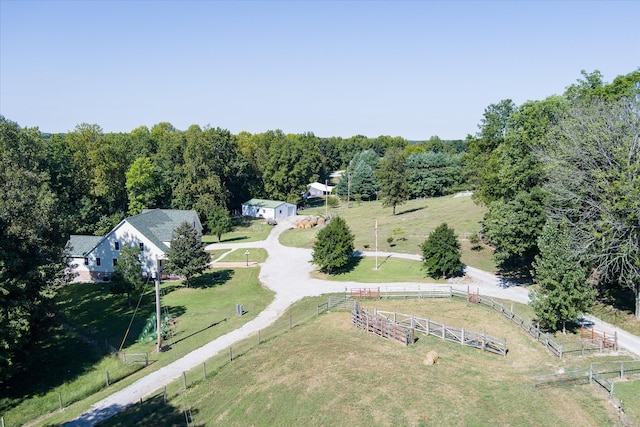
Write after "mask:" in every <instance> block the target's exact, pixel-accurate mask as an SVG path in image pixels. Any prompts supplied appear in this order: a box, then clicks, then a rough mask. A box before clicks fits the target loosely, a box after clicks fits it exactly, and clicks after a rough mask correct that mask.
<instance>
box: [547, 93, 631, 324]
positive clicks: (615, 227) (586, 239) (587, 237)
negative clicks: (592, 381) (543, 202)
mask: <svg viewBox="0 0 640 427" xmlns="http://www.w3.org/2000/svg"><path fill="white" fill-rule="evenodd" d="M639 87H640V86H639ZM549 139H550V142H549V143H548V144H546V146H545V148H544V149H543V150H541V151H540V152H539V153H538V154H539V156H540V158H541V160H542V161H543V162H544V164H545V172H546V178H547V179H546V181H545V182H546V184H545V190H546V191H547V192H548V193H549V194H550V203H549V205H548V207H549V208H548V214H549V216H550V217H551V218H554V219H555V220H556V221H561V220H564V221H566V223H567V224H568V227H569V230H570V231H571V233H572V235H573V236H574V239H573V241H574V243H575V244H576V249H577V250H578V251H579V254H580V256H581V259H582V260H583V262H586V263H589V264H591V265H593V266H594V267H595V269H596V270H597V271H598V273H599V274H600V278H601V280H603V281H608V282H610V283H617V284H619V285H621V286H624V287H628V288H630V289H632V290H633V291H634V292H635V300H636V302H635V303H636V318H638V319H640V233H639V232H638V230H640V202H639V201H640V145H639V144H638V141H639V140H640V97H638V96H636V97H633V98H631V99H627V98H623V99H621V100H617V101H604V100H602V99H599V98H597V97H596V98H594V99H593V100H592V101H591V102H590V103H580V104H578V105H576V106H575V107H573V108H572V109H571V110H570V111H569V113H568V114H567V115H566V117H564V118H563V119H562V120H561V121H560V122H559V123H558V125H557V126H555V127H554V128H553V129H552V131H551V133H550V134H549Z"/></svg>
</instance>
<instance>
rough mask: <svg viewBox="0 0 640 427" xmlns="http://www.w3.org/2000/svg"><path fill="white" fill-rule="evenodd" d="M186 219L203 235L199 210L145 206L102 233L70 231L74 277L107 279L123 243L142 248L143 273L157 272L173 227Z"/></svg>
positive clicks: (169, 241) (168, 243)
mask: <svg viewBox="0 0 640 427" xmlns="http://www.w3.org/2000/svg"><path fill="white" fill-rule="evenodd" d="M183 222H187V223H189V224H190V225H192V226H193V227H194V228H195V229H196V231H197V232H198V234H200V235H202V224H201V223H200V219H199V218H198V214H197V213H196V211H194V210H173V209H152V210H145V211H143V212H142V213H141V214H139V215H134V216H131V217H129V218H125V219H123V220H122V221H121V222H120V223H119V224H118V225H116V226H115V227H114V228H113V229H112V230H111V231H109V232H108V233H107V234H106V235H104V236H102V237H100V236H80V235H71V236H70V238H69V242H68V243H67V246H68V247H69V250H70V253H71V261H70V267H71V270H72V271H73V272H75V273H77V276H76V278H75V281H81V282H86V281H97V280H108V279H109V277H110V275H111V273H113V271H114V267H115V266H116V264H117V263H118V257H119V255H120V249H121V248H122V247H123V246H124V245H128V246H137V247H139V248H140V249H141V250H142V251H141V256H140V261H141V266H142V274H143V275H145V276H154V275H155V272H156V269H157V268H158V267H159V268H160V271H162V264H163V260H164V259H165V258H166V257H165V254H166V251H167V250H168V249H169V246H170V245H171V239H172V237H173V231H174V230H175V229H176V228H177V227H178V226H179V225H180V224H182V223H183ZM156 263H157V265H156Z"/></svg>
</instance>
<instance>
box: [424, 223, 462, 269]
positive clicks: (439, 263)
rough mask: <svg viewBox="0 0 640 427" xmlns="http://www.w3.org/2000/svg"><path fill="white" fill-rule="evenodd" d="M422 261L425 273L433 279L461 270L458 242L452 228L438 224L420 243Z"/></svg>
mask: <svg viewBox="0 0 640 427" xmlns="http://www.w3.org/2000/svg"><path fill="white" fill-rule="evenodd" d="M420 249H422V262H423V265H424V268H425V270H426V271H427V274H428V275H429V276H431V277H433V278H434V279H439V278H441V277H451V276H455V275H458V274H460V273H461V272H462V270H463V268H464V265H463V264H462V262H461V261H460V257H461V253H460V242H459V241H458V237H457V236H456V234H455V232H454V230H453V229H452V228H449V226H448V225H447V224H446V223H444V224H440V225H439V226H438V227H437V228H436V229H435V230H434V231H433V233H431V234H429V237H428V238H427V240H425V241H424V242H423V243H422V244H421V245H420Z"/></svg>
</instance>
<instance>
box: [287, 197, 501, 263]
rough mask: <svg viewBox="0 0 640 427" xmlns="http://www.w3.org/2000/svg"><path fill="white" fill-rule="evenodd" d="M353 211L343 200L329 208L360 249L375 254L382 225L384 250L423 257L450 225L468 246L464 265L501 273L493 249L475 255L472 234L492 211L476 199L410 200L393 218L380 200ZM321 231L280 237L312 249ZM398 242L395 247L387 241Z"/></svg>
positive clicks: (311, 211)
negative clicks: (430, 241) (428, 243)
mask: <svg viewBox="0 0 640 427" xmlns="http://www.w3.org/2000/svg"><path fill="white" fill-rule="evenodd" d="M349 206H350V207H349V208H347V207H346V204H345V203H344V202H343V203H342V204H341V205H340V206H338V207H337V208H329V209H328V212H329V214H330V215H340V216H341V217H342V218H344V220H345V221H346V222H347V225H348V226H349V228H350V229H351V232H352V233H353V234H354V235H355V241H354V243H355V249H356V250H359V251H375V248H376V244H375V242H376V239H375V234H374V229H375V225H376V220H377V222H378V250H379V251H387V252H400V253H409V254H417V255H420V254H421V250H420V248H419V245H420V244H422V243H423V242H424V241H425V240H426V239H427V238H428V237H429V233H431V231H433V230H434V229H435V228H436V227H437V226H439V225H440V224H442V223H443V222H446V223H447V224H448V225H449V227H451V228H453V229H454V230H455V232H456V234H457V235H458V238H459V240H460V242H461V244H462V262H464V263H465V264H467V265H471V266H473V267H476V268H480V269H482V270H485V271H491V272H495V271H496V265H495V263H494V261H493V259H492V253H493V252H492V250H491V248H489V247H488V246H483V248H482V250H479V251H473V250H471V245H470V244H469V242H468V238H469V236H471V235H472V234H474V233H477V232H479V231H480V229H481V224H480V221H481V220H482V218H483V216H484V214H485V212H486V208H484V207H482V206H479V205H476V204H475V203H474V202H473V200H472V199H471V197H453V196H445V197H436V198H430V199H421V200H410V201H408V202H407V203H406V204H404V205H401V206H398V207H397V208H396V215H392V210H391V208H383V207H382V203H381V202H379V201H372V202H360V203H357V202H351V204H350V205H349ZM299 214H300V215H318V216H323V215H324V214H325V207H324V206H318V207H313V208H308V209H305V210H303V211H300V212H299ZM317 232H318V228H314V229H306V230H304V229H302V230H299V229H293V230H287V231H286V232H284V233H283V234H282V235H281V236H280V242H281V243H282V244H284V245H287V246H294V247H304V248H311V247H312V246H313V242H314V241H315V236H316V233H317ZM389 237H392V238H393V241H392V242H391V243H390V244H389V243H388V242H387V239H388V238H389Z"/></svg>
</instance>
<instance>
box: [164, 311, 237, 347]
mask: <svg viewBox="0 0 640 427" xmlns="http://www.w3.org/2000/svg"><path fill="white" fill-rule="evenodd" d="M226 321H227V318H226V317H225V318H224V319H222V320H219V321H217V322H214V323H212V324H210V325H209V326H205V327H204V328H202V329H200V330H198V331H195V332H192V333H190V334H189V335H186V336H184V337H180V338H179V339H177V340H174V341H171V345H175V344H178V343H179V342H182V341H184V340H186V339H188V338H191V337H192V336H194V335H198V334H199V333H201V332H204V331H206V330H208V329H211V328H213V327H214V326H218V325H219V324H221V323H222V322H226ZM177 335H179V334H177Z"/></svg>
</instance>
